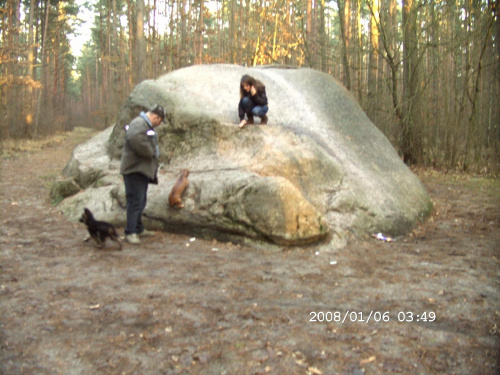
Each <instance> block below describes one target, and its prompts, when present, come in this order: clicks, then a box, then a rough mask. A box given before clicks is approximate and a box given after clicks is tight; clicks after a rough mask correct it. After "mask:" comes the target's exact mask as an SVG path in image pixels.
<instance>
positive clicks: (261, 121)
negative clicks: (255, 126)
mask: <svg viewBox="0 0 500 375" xmlns="http://www.w3.org/2000/svg"><path fill="white" fill-rule="evenodd" d="M260 124H261V125H266V124H267V116H266V115H264V117H262V119H261V120H260Z"/></svg>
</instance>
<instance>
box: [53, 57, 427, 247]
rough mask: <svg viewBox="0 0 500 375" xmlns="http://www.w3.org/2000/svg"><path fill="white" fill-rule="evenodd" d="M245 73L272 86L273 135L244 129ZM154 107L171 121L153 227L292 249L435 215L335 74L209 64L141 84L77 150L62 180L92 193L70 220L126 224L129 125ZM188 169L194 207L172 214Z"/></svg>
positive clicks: (149, 211) (71, 203) (188, 204)
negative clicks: (174, 193) (171, 198)
mask: <svg viewBox="0 0 500 375" xmlns="http://www.w3.org/2000/svg"><path fill="white" fill-rule="evenodd" d="M243 74H250V75H252V76H254V77H255V78H257V79H259V80H261V81H262V82H264V83H265V85H266V90H267V95H268V98H269V108H270V109H269V113H268V116H269V124H268V125H267V126H259V125H253V126H251V125H248V126H247V127H245V128H244V129H242V130H240V129H239V128H238V127H237V124H238V115H237V106H238V101H239V81H240V78H241V76H242V75H243ZM156 103H158V104H162V105H164V106H165V108H166V110H167V112H168V124H167V125H162V126H161V127H160V128H158V129H159V130H158V133H159V136H160V144H161V149H162V157H161V158H162V160H161V161H162V162H163V163H164V166H165V167H164V168H163V170H162V172H161V173H160V176H159V180H160V181H159V182H160V183H159V185H158V186H151V187H150V190H149V195H148V207H147V208H146V212H145V214H146V215H147V216H148V217H149V218H150V222H149V225H150V226H151V227H154V228H156V229H165V230H181V231H183V232H187V233H200V232H201V233H210V234H219V235H223V234H230V235H240V236H244V237H248V238H253V239H264V240H268V241H271V242H275V243H278V244H286V245H294V244H301V243H308V242H315V241H318V240H320V239H322V238H325V237H327V238H329V239H330V240H331V241H333V242H337V243H339V240H340V242H342V237H343V236H344V234H345V233H346V232H351V233H354V234H355V235H357V236H362V235H367V234H371V233H374V232H384V233H386V234H390V235H393V236H394V235H399V234H403V233H406V232H407V231H409V230H410V229H411V228H413V227H414V226H415V225H416V224H417V223H418V222H419V221H420V220H422V219H423V218H425V217H426V216H427V215H428V214H429V213H430V211H431V209H432V204H431V201H430V199H429V196H428V195H427V193H426V191H425V189H424V187H423V185H422V184H421V183H420V181H419V180H418V178H417V177H416V176H415V175H414V174H413V173H412V172H411V171H410V170H409V169H408V168H407V167H406V166H405V165H404V163H403V162H402V161H401V159H400V158H399V156H398V155H397V153H396V151H395V150H394V148H393V147H392V145H391V144H390V142H389V141H388V140H387V138H386V137H385V136H384V135H383V134H382V133H381V132H380V131H379V130H378V129H377V128H376V127H375V126H374V125H373V124H372V123H371V122H370V120H369V119H368V118H367V117H366V115H365V114H364V113H363V111H362V110H361V108H360V106H359V105H358V104H357V102H356V100H355V99H354V98H353V97H352V95H351V94H350V93H349V92H348V91H347V90H345V89H344V88H343V87H342V86H341V85H340V84H338V83H337V82H336V81H335V80H334V79H333V78H332V77H330V76H328V75H326V74H323V73H320V72H317V71H314V70H311V69H277V68H252V69H249V68H244V67H240V66H232V65H211V66H193V67H189V68H184V69H180V70H177V71H174V72H172V73H170V74H168V75H165V76H163V77H160V78H159V79H158V80H155V81H153V80H149V81H144V82H143V83H141V84H140V85H138V86H137V87H136V88H135V89H134V90H133V92H132V93H131V94H130V97H129V99H128V101H127V102H126V103H125V104H124V106H123V108H122V110H121V111H120V113H119V114H118V116H117V122H116V124H115V126H114V127H113V128H110V129H108V130H106V131H105V132H103V133H102V134H100V135H99V136H97V137H96V138H95V139H92V140H90V141H88V142H87V143H86V144H83V145H80V146H78V147H77V148H76V149H75V151H74V152H73V156H72V158H71V160H70V161H69V163H68V165H67V166H66V168H65V170H64V175H65V176H66V177H71V178H73V179H74V180H75V181H76V182H77V183H78V185H79V186H81V187H82V188H83V189H86V191H83V192H81V193H79V194H77V195H75V196H73V197H70V198H67V199H66V200H64V201H63V202H62V204H61V209H62V210H63V212H65V213H66V214H67V215H68V217H70V218H71V219H75V218H76V217H79V215H80V212H81V211H82V210H83V207H84V206H86V207H89V208H90V209H91V210H92V209H94V210H95V211H96V216H97V217H98V218H99V219H101V220H109V221H112V222H115V223H116V224H122V223H123V222H124V219H125V211H124V209H123V207H124V205H125V199H124V190H123V186H122V185H123V182H122V180H121V177H120V176H119V175H118V173H119V172H118V171H119V157H120V155H121V147H122V145H123V136H124V126H125V125H126V124H127V123H128V122H129V121H130V120H131V119H132V118H134V117H135V116H136V115H137V114H138V113H139V112H140V110H143V109H145V108H149V107H151V106H152V105H153V104H156ZM256 120H257V121H256V122H257V123H258V118H256ZM183 168H188V169H189V170H190V171H191V173H190V176H189V181H190V185H189V187H188V188H187V190H186V191H185V193H184V195H183V200H184V203H185V208H183V209H181V210H177V209H172V208H170V207H169V206H168V194H169V193H170V189H171V188H172V186H173V184H174V182H175V180H176V178H177V174H178V173H179V171H180V170H181V169H183ZM82 197H84V198H82ZM75 213H76V214H75ZM328 235H329V236H328Z"/></svg>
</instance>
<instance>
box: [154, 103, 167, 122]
mask: <svg viewBox="0 0 500 375" xmlns="http://www.w3.org/2000/svg"><path fill="white" fill-rule="evenodd" d="M150 112H151V113H154V114H155V115H158V116H160V117H161V119H162V121H163V122H164V123H165V124H166V123H167V122H166V121H165V108H163V107H162V106H161V105H155V106H154V107H153V108H151V110H150Z"/></svg>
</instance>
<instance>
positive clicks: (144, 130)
mask: <svg viewBox="0 0 500 375" xmlns="http://www.w3.org/2000/svg"><path fill="white" fill-rule="evenodd" d="M162 122H165V110H164V108H163V107H162V106H161V105H156V106H154V107H153V108H152V109H151V110H149V111H148V112H146V113H145V112H141V114H140V115H139V116H137V117H136V118H135V119H133V120H132V122H131V123H130V125H127V126H126V127H125V130H126V133H125V144H124V145H123V152H122V159H121V166H120V173H121V174H122V175H123V180H124V182H125V195H126V198H127V227H126V228H125V240H126V241H127V242H129V243H132V244H140V243H141V240H140V239H139V237H151V236H154V234H155V233H154V232H150V231H147V230H145V229H144V225H143V224H142V212H143V211H144V208H145V207H146V202H147V192H148V185H149V184H150V183H152V184H157V183H158V175H157V173H158V164H159V163H158V160H159V157H160V147H159V145H158V136H157V134H156V132H155V130H154V128H155V127H157V126H159V125H160V124H161V123H162Z"/></svg>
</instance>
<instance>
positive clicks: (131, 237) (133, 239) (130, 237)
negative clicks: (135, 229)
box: [125, 233, 141, 245]
mask: <svg viewBox="0 0 500 375" xmlns="http://www.w3.org/2000/svg"><path fill="white" fill-rule="evenodd" d="M125 241H127V242H128V243H131V244H134V245H138V244H140V243H141V240H140V239H139V236H138V235H137V233H132V234H127V235H126V236H125Z"/></svg>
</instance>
